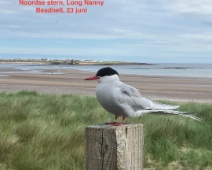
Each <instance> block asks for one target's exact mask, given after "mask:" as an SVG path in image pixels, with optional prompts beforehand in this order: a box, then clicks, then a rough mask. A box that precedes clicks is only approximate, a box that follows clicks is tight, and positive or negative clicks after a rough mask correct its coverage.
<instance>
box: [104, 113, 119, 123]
mask: <svg viewBox="0 0 212 170" xmlns="http://www.w3.org/2000/svg"><path fill="white" fill-rule="evenodd" d="M117 118H118V116H117V115H116V116H115V120H116V119H117ZM115 120H114V121H113V122H107V123H106V124H107V125H113V124H115V123H117V122H116V121H115Z"/></svg>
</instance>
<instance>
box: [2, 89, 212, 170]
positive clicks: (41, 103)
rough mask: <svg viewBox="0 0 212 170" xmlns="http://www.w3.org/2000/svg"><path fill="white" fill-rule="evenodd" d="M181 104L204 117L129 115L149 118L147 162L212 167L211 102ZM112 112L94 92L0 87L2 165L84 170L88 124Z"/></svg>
mask: <svg viewBox="0 0 212 170" xmlns="http://www.w3.org/2000/svg"><path fill="white" fill-rule="evenodd" d="M172 104H176V103H172ZM177 104H179V103H177ZM180 110H184V111H188V112H193V113H195V115H196V116H199V117H201V118H202V119H203V122H197V121H194V120H192V119H189V118H184V117H180V116H162V115H160V116H155V115H145V116H143V117H139V118H128V119H126V122H127V123H143V124H144V132H145V167H146V168H153V167H154V168H155V169H212V131H211V130H212V105H211V104H200V103H184V104H182V106H181V107H180ZM113 118H114V116H113V115H112V114H109V113H107V112H106V111H105V110H104V109H103V108H102V107H101V106H100V105H99V103H98V102H97V100H96V99H95V97H91V96H79V95H54V94H38V93H37V92H35V91H20V92H18V93H11V94H10V93H0V170H29V169H30V170H66V169H67V170H70V169H71V170H82V169H84V144H85V143H84V142H85V140H84V139H85V138H84V131H85V127H86V126H89V125H93V124H100V123H104V122H107V121H111V119H113Z"/></svg>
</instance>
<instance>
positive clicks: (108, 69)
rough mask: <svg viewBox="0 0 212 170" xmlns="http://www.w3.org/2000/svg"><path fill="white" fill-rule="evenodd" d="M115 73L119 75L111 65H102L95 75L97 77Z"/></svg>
mask: <svg viewBox="0 0 212 170" xmlns="http://www.w3.org/2000/svg"><path fill="white" fill-rule="evenodd" d="M115 74H116V75H117V76H119V73H118V72H117V71H116V70H114V69H112V68H111V67H104V68H101V69H100V70H99V71H98V72H97V73H96V76H97V77H104V76H112V75H115Z"/></svg>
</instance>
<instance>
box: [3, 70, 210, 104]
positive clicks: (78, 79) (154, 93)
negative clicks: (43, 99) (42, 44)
mask: <svg viewBox="0 0 212 170" xmlns="http://www.w3.org/2000/svg"><path fill="white" fill-rule="evenodd" d="M94 74H95V73H92V72H85V71H79V70H73V69H68V70H66V69H64V70H43V71H42V72H41V73H37V74H35V73H29V72H27V71H23V70H17V69H16V70H14V69H11V68H9V69H8V68H0V92H17V91H20V90H35V91H38V92H40V93H56V94H70V93H73V94H80V95H95V87H96V83H97V82H96V81H85V80H84V79H85V78H87V77H88V76H91V75H94ZM120 79H121V81H123V82H125V83H127V84H129V85H132V86H134V87H136V88H137V89H139V91H140V93H141V94H142V95H143V96H144V97H147V98H149V99H153V100H175V101H194V102H209V103H212V79H211V78H188V77H168V76H141V75H132V74H131V75H127V74H125V75H120Z"/></svg>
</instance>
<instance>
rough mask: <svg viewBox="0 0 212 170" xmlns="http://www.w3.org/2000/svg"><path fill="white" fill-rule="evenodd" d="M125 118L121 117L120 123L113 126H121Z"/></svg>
mask: <svg viewBox="0 0 212 170" xmlns="http://www.w3.org/2000/svg"><path fill="white" fill-rule="evenodd" d="M124 120H125V117H124V116H123V117H122V121H121V122H120V123H114V124H113V126H121V125H123V124H124Z"/></svg>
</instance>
